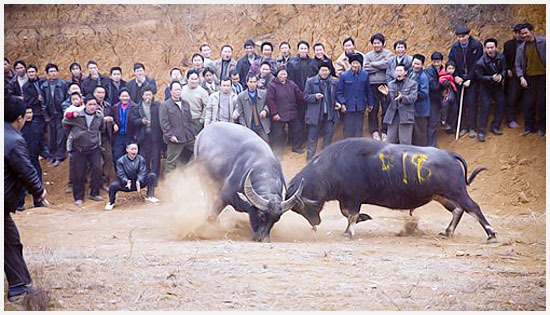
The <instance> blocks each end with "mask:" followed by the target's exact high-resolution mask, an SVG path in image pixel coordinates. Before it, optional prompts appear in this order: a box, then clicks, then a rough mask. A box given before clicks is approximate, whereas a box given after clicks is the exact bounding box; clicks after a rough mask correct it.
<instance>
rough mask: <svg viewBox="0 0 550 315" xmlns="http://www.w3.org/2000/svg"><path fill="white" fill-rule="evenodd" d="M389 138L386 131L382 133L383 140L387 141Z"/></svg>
mask: <svg viewBox="0 0 550 315" xmlns="http://www.w3.org/2000/svg"><path fill="white" fill-rule="evenodd" d="M386 140H388V136H387V135H386V134H385V133H382V141H383V142H386Z"/></svg>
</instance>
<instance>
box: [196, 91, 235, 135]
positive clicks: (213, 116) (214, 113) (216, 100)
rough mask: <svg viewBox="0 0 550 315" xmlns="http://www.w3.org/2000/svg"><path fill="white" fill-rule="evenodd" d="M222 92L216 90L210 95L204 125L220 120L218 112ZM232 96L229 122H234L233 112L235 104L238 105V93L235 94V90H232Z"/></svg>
mask: <svg viewBox="0 0 550 315" xmlns="http://www.w3.org/2000/svg"><path fill="white" fill-rule="evenodd" d="M220 93H221V92H215V93H212V95H210V96H209V97H208V103H206V107H205V108H204V116H203V117H204V127H206V126H208V125H210V124H211V123H215V122H217V121H219V120H218V113H219V111H220ZM230 94H231V97H229V111H228V113H229V122H233V117H232V116H233V112H234V111H235V106H236V105H237V104H236V103H237V95H235V94H234V93H233V92H230Z"/></svg>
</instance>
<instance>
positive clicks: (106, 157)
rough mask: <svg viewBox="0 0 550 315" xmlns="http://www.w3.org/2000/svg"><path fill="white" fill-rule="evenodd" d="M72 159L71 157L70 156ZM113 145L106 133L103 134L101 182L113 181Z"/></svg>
mask: <svg viewBox="0 0 550 315" xmlns="http://www.w3.org/2000/svg"><path fill="white" fill-rule="evenodd" d="M69 159H70V157H69ZM113 165H114V163H113V147H112V145H111V142H110V141H109V138H108V137H107V136H106V135H102V136H101V183H102V184H105V185H108V184H109V183H110V182H111V174H114V171H113Z"/></svg>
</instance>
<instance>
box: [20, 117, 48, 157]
mask: <svg viewBox="0 0 550 315" xmlns="http://www.w3.org/2000/svg"><path fill="white" fill-rule="evenodd" d="M26 124H29V126H30V128H31V131H30V132H31V133H32V137H33V138H34V139H37V141H38V144H37V146H38V147H39V151H40V155H42V156H43V157H44V158H47V159H49V158H53V156H52V154H51V153H50V150H49V149H48V146H47V145H46V141H45V140H44V139H45V137H44V134H45V133H44V131H45V129H46V122H45V121H44V116H40V115H37V116H33V117H32V120H31V121H30V122H26Z"/></svg>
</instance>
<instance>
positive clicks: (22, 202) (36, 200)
mask: <svg viewBox="0 0 550 315" xmlns="http://www.w3.org/2000/svg"><path fill="white" fill-rule="evenodd" d="M30 158H31V163H32V165H33V166H34V169H35V170H36V172H37V173H38V177H39V178H40V181H42V167H41V166H40V161H39V160H38V154H36V153H34V152H30ZM26 196H27V190H26V189H25V188H24V187H23V188H21V195H20V196H19V202H18V203H17V207H18V208H22V207H24V206H25V197H26ZM39 199H40V197H33V202H34V206H35V207H36V206H37V205H39V204H40V201H39Z"/></svg>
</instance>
